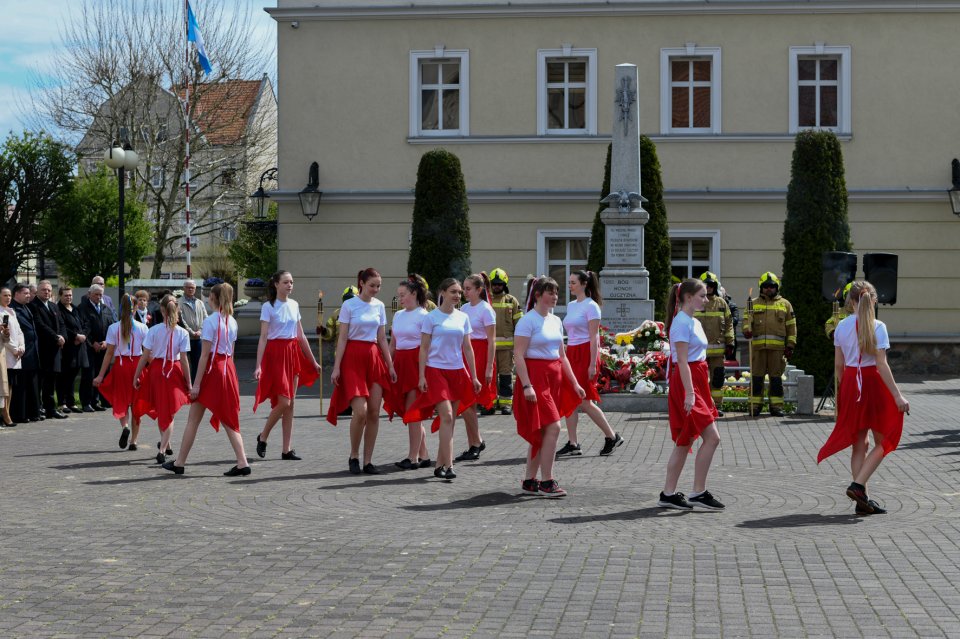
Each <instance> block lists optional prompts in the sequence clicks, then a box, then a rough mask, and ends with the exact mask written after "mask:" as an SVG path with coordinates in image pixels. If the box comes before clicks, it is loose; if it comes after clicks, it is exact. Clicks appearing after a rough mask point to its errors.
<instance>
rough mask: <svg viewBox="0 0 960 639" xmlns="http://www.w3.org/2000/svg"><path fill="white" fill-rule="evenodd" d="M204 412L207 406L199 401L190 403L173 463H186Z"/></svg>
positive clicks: (180, 464)
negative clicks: (185, 423)
mask: <svg viewBox="0 0 960 639" xmlns="http://www.w3.org/2000/svg"><path fill="white" fill-rule="evenodd" d="M205 412H207V408H206V406H204V405H203V404H201V403H200V402H193V403H192V404H190V414H189V415H187V425H186V426H184V428H183V436H182V437H181V438H180V449H179V450H178V451H177V461H175V462H173V463H174V465H176V466H185V465H186V464H187V455H189V454H190V449H191V448H193V442H194V440H195V439H196V438H197V428H198V427H199V426H200V420H201V419H203V414H204V413H205Z"/></svg>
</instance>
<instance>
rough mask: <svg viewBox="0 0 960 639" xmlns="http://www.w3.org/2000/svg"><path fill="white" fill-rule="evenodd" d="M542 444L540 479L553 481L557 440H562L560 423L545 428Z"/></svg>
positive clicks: (542, 434)
mask: <svg viewBox="0 0 960 639" xmlns="http://www.w3.org/2000/svg"><path fill="white" fill-rule="evenodd" d="M541 438H542V439H541V442H540V479H542V480H543V481H547V480H550V479H553V461H554V458H555V457H556V456H557V439H559V438H560V422H554V423H552V424H548V425H547V426H544V427H543V429H542V430H541Z"/></svg>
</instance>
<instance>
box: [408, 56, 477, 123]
mask: <svg viewBox="0 0 960 639" xmlns="http://www.w3.org/2000/svg"><path fill="white" fill-rule="evenodd" d="M439 58H459V59H460V128H459V129H438V130H436V131H429V130H427V131H424V130H422V129H421V128H420V125H421V123H422V122H423V119H422V118H421V114H420V106H421V97H420V63H421V62H422V61H425V60H431V59H439ZM467 135H470V51H469V50H468V49H447V48H445V47H442V46H437V47H435V48H433V49H430V50H429V51H411V52H410V137H412V138H417V137H449V136H467Z"/></svg>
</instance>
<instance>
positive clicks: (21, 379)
mask: <svg viewBox="0 0 960 639" xmlns="http://www.w3.org/2000/svg"><path fill="white" fill-rule="evenodd" d="M10 308H12V309H13V310H14V312H15V313H16V314H17V323H18V324H20V330H21V332H23V344H24V352H23V357H21V358H20V364H21V368H20V372H19V374H18V375H17V379H16V385H15V386H14V387H13V392H12V395H13V397H12V401H11V406H10V418H11V419H13V421H14V422H19V423H21V424H22V423H24V422H27V421H31V422H35V421H39V420H41V419H43V418H42V417H41V416H40V388H39V386H38V384H37V376H38V374H39V372H40V345H39V343H38V341H37V329H36V326H35V324H34V321H33V313H32V312H31V311H30V287H29V286H27V285H26V284H17V285H16V286H14V287H13V301H12V302H11V303H10Z"/></svg>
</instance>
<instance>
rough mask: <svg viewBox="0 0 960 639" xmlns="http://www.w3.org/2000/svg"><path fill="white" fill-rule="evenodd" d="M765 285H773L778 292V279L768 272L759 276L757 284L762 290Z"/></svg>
mask: <svg viewBox="0 0 960 639" xmlns="http://www.w3.org/2000/svg"><path fill="white" fill-rule="evenodd" d="M765 285H773V286H775V287H776V289H777V290H778V291H779V290H780V278H779V277H777V276H776V275H774V274H773V273H771V272H770V271H767V272H766V273H764V274H763V275H761V276H760V284H759V286H760V288H761V289H762V288H763V287H764V286H765Z"/></svg>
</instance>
